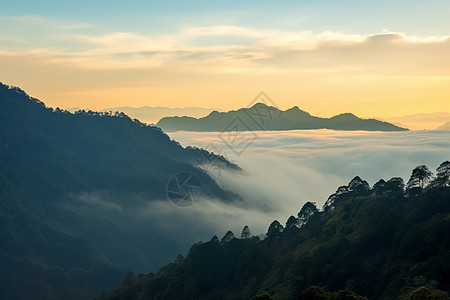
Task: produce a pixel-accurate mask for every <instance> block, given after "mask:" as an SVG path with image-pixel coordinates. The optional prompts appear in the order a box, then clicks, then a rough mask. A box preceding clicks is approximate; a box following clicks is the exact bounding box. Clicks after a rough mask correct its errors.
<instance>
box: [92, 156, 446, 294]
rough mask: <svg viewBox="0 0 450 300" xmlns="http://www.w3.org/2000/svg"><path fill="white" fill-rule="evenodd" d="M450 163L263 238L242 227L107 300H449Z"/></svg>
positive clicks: (354, 189) (297, 218)
mask: <svg viewBox="0 0 450 300" xmlns="http://www.w3.org/2000/svg"><path fill="white" fill-rule="evenodd" d="M448 232H450V162H449V161H446V162H444V163H442V164H441V165H440V166H439V167H438V168H437V174H436V176H433V174H432V172H431V171H430V170H429V169H428V168H427V167H426V166H423V165H422V166H418V167H416V168H415V169H414V170H413V172H412V174H411V177H410V179H409V181H408V182H407V184H406V185H405V183H404V181H403V179H402V178H399V177H394V178H391V179H390V180H388V181H385V180H382V179H381V180H379V181H378V182H377V183H375V184H374V185H373V187H370V186H369V184H368V183H367V182H366V181H365V180H363V179H361V178H360V177H358V176H357V177H355V178H353V179H352V180H351V181H350V183H349V184H348V185H344V186H341V187H339V188H338V189H337V191H336V192H335V193H334V194H332V195H331V196H330V197H329V198H328V200H327V201H326V202H325V204H324V206H323V208H322V209H321V210H319V209H318V208H317V207H316V205H315V203H312V202H307V203H306V204H304V205H303V207H302V208H301V209H300V210H299V212H298V213H297V212H293V215H292V216H291V217H289V218H288V219H287V221H286V223H285V225H284V226H283V225H282V224H281V223H280V222H279V221H277V220H274V221H273V222H272V223H271V224H270V226H269V227H268V230H267V234H266V236H265V237H264V239H260V238H259V237H258V236H253V235H252V234H251V231H250V228H249V227H248V226H245V227H244V228H243V229H242V233H241V234H240V236H235V235H234V234H233V233H232V232H231V231H229V232H227V233H225V235H224V236H223V237H222V238H221V239H220V238H219V237H217V236H213V237H212V238H211V240H210V241H207V242H199V243H197V244H194V245H193V246H192V247H191V249H190V251H189V253H188V254H187V256H186V257H182V256H179V257H178V258H177V259H176V260H175V261H173V262H172V263H170V264H168V265H167V266H165V267H163V268H161V269H160V270H159V271H158V272H157V273H150V274H140V275H134V274H131V273H129V274H128V275H127V276H126V277H125V279H124V281H123V283H122V285H121V286H120V287H119V288H117V289H115V290H113V291H110V292H108V293H106V294H105V295H103V297H101V299H103V300H112V299H114V300H131V299H252V300H256V299H268V300H270V299H280V300H284V299H301V300H302V299H305V300H306V299H349V300H350V299H354V300H356V299H361V300H362V299H421V300H424V299H427V300H428V299H430V300H431V299H448V292H449V291H450V236H449V235H448Z"/></svg>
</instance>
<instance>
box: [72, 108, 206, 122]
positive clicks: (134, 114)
mask: <svg viewBox="0 0 450 300" xmlns="http://www.w3.org/2000/svg"><path fill="white" fill-rule="evenodd" d="M67 110H68V111H70V112H73V113H74V112H76V111H78V110H82V109H81V108H79V107H71V108H67ZM213 110H214V109H212V108H203V107H183V108H170V107H152V106H142V107H128V106H123V107H111V108H105V109H102V110H101V111H102V112H113V113H114V112H116V111H117V112H123V113H124V114H126V115H127V116H129V117H131V118H133V119H138V120H139V121H141V122H144V123H147V124H153V123H156V122H158V121H159V120H160V119H161V118H163V117H174V116H191V117H197V118H198V117H202V116H205V115H207V114H209V113H211V112H212V111H213Z"/></svg>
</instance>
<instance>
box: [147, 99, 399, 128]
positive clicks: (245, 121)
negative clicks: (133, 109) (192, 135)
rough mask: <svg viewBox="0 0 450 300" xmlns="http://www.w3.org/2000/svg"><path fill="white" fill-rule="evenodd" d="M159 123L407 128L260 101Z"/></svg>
mask: <svg viewBox="0 0 450 300" xmlns="http://www.w3.org/2000/svg"><path fill="white" fill-rule="evenodd" d="M156 126H158V127H160V128H161V129H163V130H164V131H179V130H184V131H255V130H295V129H334V130H368V131H404V130H407V129H406V128H402V127H398V126H396V125H393V124H390V123H387V122H383V121H379V120H375V119H360V118H358V117H357V116H355V115H353V114H351V113H344V114H340V115H337V116H334V117H331V118H321V117H315V116H312V115H310V114H309V113H307V112H305V111H303V110H301V109H299V108H298V107H297V106H295V107H293V108H290V109H288V110H286V111H282V110H279V109H278V108H276V107H273V106H268V105H266V104H264V103H256V104H254V105H253V106H252V107H250V108H241V109H239V110H235V111H229V112H218V111H213V112H211V113H210V114H209V115H207V116H205V117H202V118H193V117H186V116H184V117H165V118H162V119H161V120H160V121H159V122H158V123H157V124H156Z"/></svg>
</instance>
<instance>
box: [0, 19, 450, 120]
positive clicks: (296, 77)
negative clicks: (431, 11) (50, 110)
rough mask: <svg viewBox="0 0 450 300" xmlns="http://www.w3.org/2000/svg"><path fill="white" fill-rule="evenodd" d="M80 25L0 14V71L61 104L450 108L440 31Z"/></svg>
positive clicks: (379, 111) (363, 110)
mask: <svg viewBox="0 0 450 300" xmlns="http://www.w3.org/2000/svg"><path fill="white" fill-rule="evenodd" d="M13 25H14V26H13ZM90 26H91V25H90V24H87V23H75V24H61V23H58V22H55V21H49V20H46V19H43V18H39V17H9V18H6V17H0V40H1V41H2V45H1V46H0V66H2V68H0V78H1V80H2V81H4V82H6V83H8V84H17V85H20V86H21V87H22V88H25V89H26V90H27V91H29V92H31V93H32V94H34V95H35V96H37V97H39V98H44V100H46V101H47V102H49V103H50V105H52V106H62V107H72V106H83V107H86V106H88V105H89V106H90V107H91V108H93V109H102V108H105V107H111V106H125V105H128V106H143V105H152V106H163V105H166V106H167V103H170V105H172V106H179V107H182V106H204V107H210V106H211V104H210V103H211V101H212V99H214V101H215V105H214V106H218V107H221V108H222V109H229V108H233V109H235V108H238V107H239V106H240V105H239V104H240V103H247V102H249V99H252V98H253V97H254V95H256V94H257V93H258V92H259V91H261V90H265V91H267V92H269V93H270V94H272V95H273V96H274V98H277V99H278V100H279V101H278V102H279V104H280V106H282V107H283V108H288V107H291V106H294V105H299V106H300V107H301V108H303V109H305V110H307V111H310V112H311V113H314V114H315V115H323V116H330V115H333V114H338V113H341V112H347V111H352V112H354V113H357V114H359V115H361V116H367V117H374V116H375V117H388V116H395V115H405V114H408V113H418V112H435V111H450V103H449V102H448V101H446V99H447V98H448V97H449V95H450V88H449V86H450V84H449V81H450V57H449V56H448V55H446V53H449V52H450V39H449V36H447V35H437V36H432V35H427V36H418V35H413V34H406V33H402V32H390V31H383V32H375V33H372V34H359V33H352V32H341V31H333V30H329V31H321V32H313V31H308V30H298V31H294V30H280V29H270V28H268V29H254V28H251V27H244V26H231V25H215V26H194V25H190V26H184V27H180V28H177V29H174V30H172V31H170V32H164V33H151V34H143V33H137V32H127V31H109V32H105V31H102V30H99V29H98V28H95V27H92V28H91V27H90ZM30 28H32V29H30ZM30 30H31V31H30ZM175 87H176V88H175ZM186 99H190V100H189V103H188V102H187V100H186ZM388 108H389V110H388ZM368 111H370V112H372V113H373V114H374V115H368Z"/></svg>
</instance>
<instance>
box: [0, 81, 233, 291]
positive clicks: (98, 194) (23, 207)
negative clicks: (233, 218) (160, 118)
mask: <svg viewBox="0 0 450 300" xmlns="http://www.w3.org/2000/svg"><path fill="white" fill-rule="evenodd" d="M210 161H214V162H215V165H216V166H220V167H222V168H228V169H230V170H236V171H238V170H240V169H239V167H237V166H236V165H234V164H231V163H229V162H228V161H227V160H226V159H225V158H223V157H221V156H216V155H214V154H212V153H210V152H207V151H205V150H203V149H198V148H191V147H188V148H183V147H182V146H180V144H179V143H177V142H176V141H173V140H171V139H170V138H169V137H168V136H167V135H166V134H165V133H163V132H162V131H161V130H160V129H159V128H157V127H154V126H147V125H145V124H143V123H141V122H139V121H137V120H132V119H130V118H129V117H128V116H126V115H125V114H123V113H116V114H108V113H98V112H92V111H88V112H85V111H80V112H78V113H76V114H72V113H70V112H68V111H63V110H60V109H52V108H48V107H46V106H45V105H44V103H42V102H41V101H39V100H37V99H35V98H32V97H30V96H28V95H27V94H26V93H25V92H24V91H23V90H21V89H19V88H16V87H11V86H7V85H4V84H2V83H0V224H1V225H0V240H1V243H0V280H1V282H2V289H1V290H0V298H1V299H91V298H92V297H94V296H95V295H97V294H98V293H99V292H100V291H104V290H105V289H109V288H112V287H113V286H115V285H117V284H118V283H119V280H120V278H122V277H123V275H124V274H125V271H126V270H153V269H155V268H158V267H159V266H161V265H162V264H164V263H167V262H168V261H170V260H171V259H173V258H174V257H175V256H176V255H177V254H178V253H180V252H181V251H182V250H183V249H184V248H183V247H184V246H183V245H184V244H187V243H189V244H191V243H192V239H193V237H192V236H183V237H179V236H170V235H167V234H165V233H164V230H165V229H164V226H166V225H164V224H160V221H159V220H156V219H153V218H154V216H158V215H159V214H163V215H164V213H165V212H164V211H158V209H160V210H161V208H160V207H161V205H162V204H159V203H168V202H169V200H167V191H168V189H169V187H168V185H169V184H170V182H171V181H170V180H171V178H173V176H174V175H176V174H180V173H181V174H190V176H192V177H194V178H196V179H197V180H198V182H199V183H201V187H202V189H201V192H202V196H203V197H208V198H214V199H217V201H223V202H230V201H241V200H239V197H237V196H236V195H234V194H231V193H230V192H227V191H224V190H222V189H221V188H220V187H219V186H218V185H217V184H216V182H215V181H214V180H213V179H212V178H211V177H210V176H209V175H208V174H207V173H206V172H205V171H203V170H202V169H200V168H198V167H197V166H198V165H200V164H202V163H205V162H210ZM180 176H181V175H180ZM178 178H180V177H178ZM186 181H187V180H186ZM169 204H170V203H169ZM189 241H190V242H189Z"/></svg>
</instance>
